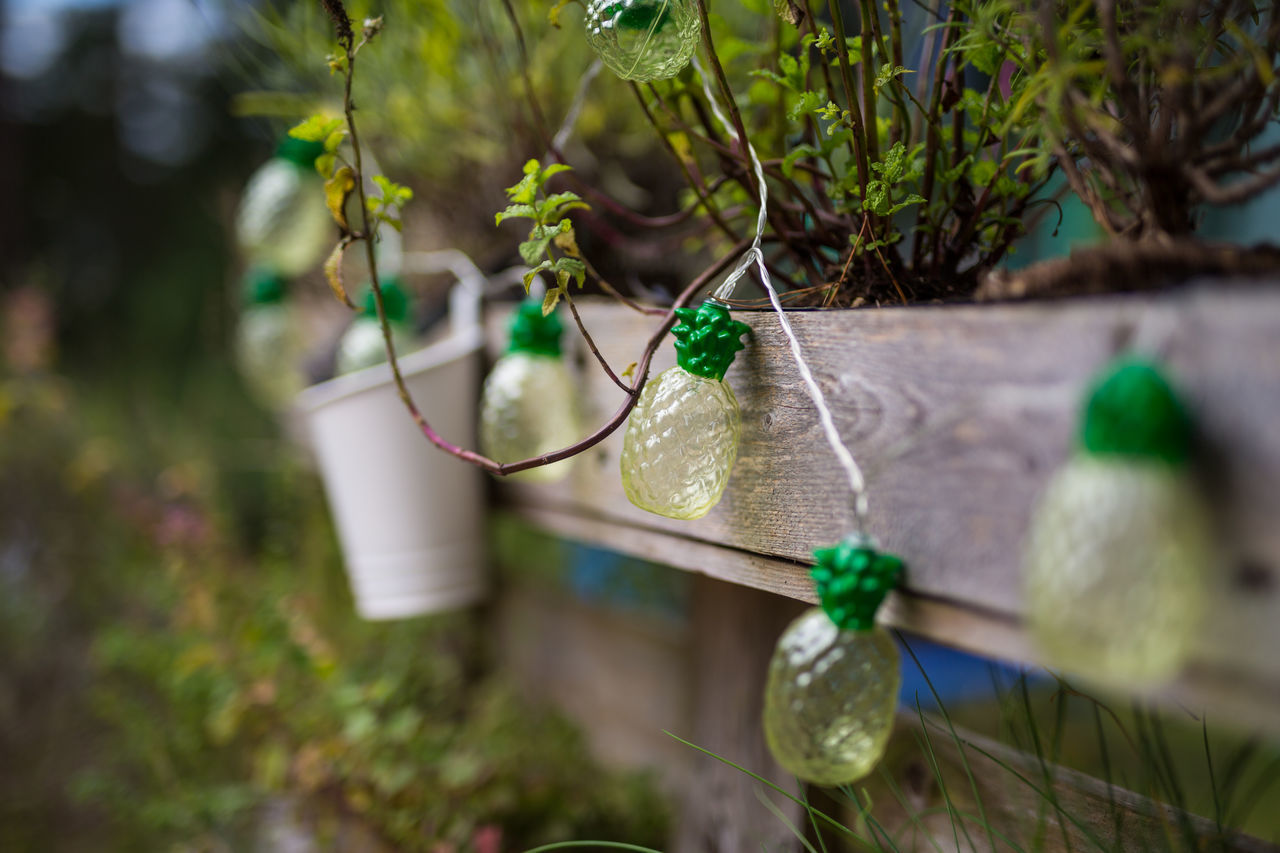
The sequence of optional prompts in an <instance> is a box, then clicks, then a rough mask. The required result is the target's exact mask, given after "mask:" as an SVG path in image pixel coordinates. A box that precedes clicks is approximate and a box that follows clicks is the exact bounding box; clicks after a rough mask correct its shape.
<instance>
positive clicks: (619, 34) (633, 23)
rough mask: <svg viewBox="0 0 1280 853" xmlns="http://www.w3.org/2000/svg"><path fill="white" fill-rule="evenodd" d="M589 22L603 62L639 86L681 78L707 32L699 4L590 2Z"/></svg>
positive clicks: (688, 0)
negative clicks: (679, 76)
mask: <svg viewBox="0 0 1280 853" xmlns="http://www.w3.org/2000/svg"><path fill="white" fill-rule="evenodd" d="M585 23H586V28H587V43H588V44H590V45H591V48H592V49H593V50H594V51H595V52H596V55H598V56H599V57H600V60H601V61H602V62H604V64H605V65H607V66H609V68H610V69H611V70H612V71H613V72H614V73H615V74H617V75H618V76H619V77H621V78H622V79H624V80H634V81H636V82H637V83H649V82H652V81H654V80H665V79H667V78H668V77H674V76H675V75H677V74H679V73H680V71H681V70H682V69H683V68H684V67H685V66H686V65H688V64H689V60H690V58H692V56H693V52H694V50H695V49H696V48H697V46H698V36H699V34H700V33H701V31H702V22H701V20H700V19H699V17H698V11H697V6H696V5H695V4H694V0H590V2H589V3H588V4H587V15H586V22H585Z"/></svg>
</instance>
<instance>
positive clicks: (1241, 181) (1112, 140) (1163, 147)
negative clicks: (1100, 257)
mask: <svg viewBox="0 0 1280 853" xmlns="http://www.w3.org/2000/svg"><path fill="white" fill-rule="evenodd" d="M969 8H970V9H971V11H972V18H973V20H974V24H975V26H974V28H973V30H972V31H971V32H969V33H967V34H966V35H965V36H963V37H962V38H961V39H960V40H959V44H961V45H963V46H971V47H972V49H977V50H988V51H990V52H991V56H992V57H993V58H994V59H995V60H996V61H998V62H1000V63H1008V65H1009V66H1010V68H1011V69H1016V70H1015V71H1013V73H1014V74H1015V76H1019V77H1022V78H1023V79H1024V80H1025V83H1024V86H1023V89H1022V93H1021V95H1020V96H1019V98H1018V101H1017V103H1016V104H1015V106H1014V114H1015V115H1019V116H1023V117H1033V118H1032V119H1031V120H1033V121H1036V122H1038V123H1040V124H1042V125H1043V127H1044V130H1045V136H1046V140H1047V150H1049V151H1051V152H1052V154H1053V156H1054V157H1055V159H1056V161H1057V162H1058V163H1059V164H1060V165H1061V167H1062V169H1063V172H1064V174H1065V175H1066V178H1067V181H1068V182H1069V184H1070V186H1071V189H1072V191H1073V192H1075V193H1076V194H1077V195H1079V196H1080V198H1082V199H1083V200H1084V201H1085V202H1086V203H1087V204H1088V205H1089V208H1090V210H1091V211H1092V212H1093V215H1094V218H1095V219H1096V220H1097V221H1098V223H1099V224H1100V225H1101V226H1102V227H1103V228H1105V229H1106V230H1107V231H1108V232H1109V233H1110V234H1113V235H1118V236H1123V237H1127V238H1131V239H1146V240H1155V241H1164V242H1169V241H1170V240H1171V239H1172V238H1176V237H1179V236H1181V235H1184V234H1186V233H1188V232H1190V231H1192V230H1193V229H1194V227H1195V224H1196V214H1197V209H1198V208H1199V206H1200V205H1204V204H1208V205H1230V204H1239V203H1241V202H1244V201H1247V200H1248V199H1250V198H1253V197H1255V196H1257V195H1259V194H1260V193H1262V192H1265V191H1266V190H1267V189H1269V188H1271V187H1273V186H1275V184H1276V183H1277V182H1280V145H1275V144H1270V145H1267V144H1260V143H1262V142H1263V141H1264V140H1263V139H1262V136H1263V134H1264V133H1265V132H1266V131H1267V130H1268V128H1271V127H1274V126H1275V121H1276V118H1277V114H1278V108H1280V12H1278V11H1277V7H1276V4H1274V3H1255V2H1252V1H1251V0H1159V1H1158V2H1133V0H1097V2H1088V3H1063V2H1043V3H1031V2H1027V1H1026V0H992V2H984V3H975V4H971V5H970V6H969Z"/></svg>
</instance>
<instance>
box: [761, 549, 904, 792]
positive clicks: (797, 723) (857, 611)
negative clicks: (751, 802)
mask: <svg viewBox="0 0 1280 853" xmlns="http://www.w3.org/2000/svg"><path fill="white" fill-rule="evenodd" d="M814 559H815V562H816V565H815V566H814V568H813V571H812V575H813V579H814V582H815V584H816V586H817V589H818V597H819V600H820V601H821V602H822V607H814V608H812V609H810V610H807V611H805V612H804V613H803V614H801V616H800V617H799V618H798V619H796V620H795V621H794V622H792V623H791V624H790V625H789V626H787V629H786V631H784V632H783V634H782V637H781V638H780V639H779V640H778V645H777V648H776V649H775V651H774V653H773V660H772V661H771V662H770V664H769V675H768V680H767V682H766V684H765V691H764V714H763V723H764V734H765V740H766V741H767V743H768V744H769V751H770V752H772V753H773V757H774V758H775V759H776V760H777V762H778V763H779V764H781V765H782V767H783V768H785V769H786V770H788V771H790V772H791V773H794V774H795V775H796V776H798V777H800V778H801V779H804V780H806V781H809V782H813V783H815V784H818V785H825V786H834V785H844V784H848V783H850V782H856V781H858V780H859V779H861V778H863V777H864V776H866V775H867V774H868V773H870V772H871V770H872V768H874V767H875V765H876V762H878V761H879V760H880V758H881V757H882V756H883V755H884V751H885V747H886V746H887V745H888V743H889V736H890V734H891V733H892V732H893V721H894V712H895V711H896V709H897V706H898V690H899V688H900V686H901V684H902V674H901V671H900V669H899V657H898V648H897V646H896V645H895V644H894V642H893V639H892V638H891V637H890V636H889V634H888V633H887V632H886V631H885V630H884V629H883V628H880V627H877V626H876V624H875V613H876V609H877V608H878V607H879V606H880V602H881V601H882V600H883V599H884V596H885V595H886V594H887V593H888V591H889V590H890V589H892V588H893V587H894V586H896V585H897V583H898V580H899V579H900V577H901V575H902V561H901V560H900V559H898V558H897V557H895V556H893V555H891V554H882V553H880V552H878V551H876V550H875V549H874V548H873V547H872V546H871V545H870V544H869V543H867V542H866V541H865V540H863V539H860V538H858V537H851V538H849V539H847V540H846V541H845V542H843V543H841V544H839V545H836V546H833V547H830V548H819V549H817V550H816V551H814Z"/></svg>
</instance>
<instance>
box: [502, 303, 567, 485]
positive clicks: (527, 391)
mask: <svg viewBox="0 0 1280 853" xmlns="http://www.w3.org/2000/svg"><path fill="white" fill-rule="evenodd" d="M563 331H564V326H563V324H562V323H561V322H560V319H559V317H557V316H556V313H555V312H554V311H552V312H551V313H550V314H547V315H545V316H544V315H543V313H542V300H533V299H531V300H527V301H525V302H523V303H521V305H520V307H519V308H518V309H517V310H516V312H515V314H514V315H513V316H512V318H511V329H510V334H511V339H510V345H509V347H508V349H507V352H506V354H505V355H503V356H502V357H501V358H499V359H498V361H497V362H496V363H495V364H494V366H493V370H491V371H490V372H489V376H488V378H487V379H485V382H484V391H483V392H482V394H481V398H480V449H481V450H482V451H483V452H484V454H485V455H486V456H488V457H490V458H492V459H494V460H496V461H498V462H516V461H519V460H521V459H530V458H532V457H535V456H541V455H543V454H544V453H550V452H551V451H553V450H559V449H560V448H562V447H567V446H568V445H570V444H572V443H573V442H574V440H575V439H577V437H578V429H579V425H578V412H577V402H576V399H575V395H574V386H573V380H572V378H571V377H570V376H569V368H568V366H567V365H566V364H565V360H564V357H563V356H562V355H561V351H560V337H561V334H562V333H563ZM570 467H571V460H568V459H566V460H562V461H560V462H557V463H555V464H552V465H543V466H541V467H539V468H531V469H529V470H528V471H523V472H521V473H519V474H516V475H514V476H516V477H520V478H521V479H525V480H531V481H539V482H552V481H555V480H559V479H561V478H562V477H564V476H565V475H566V474H567V473H568V472H569V469H570Z"/></svg>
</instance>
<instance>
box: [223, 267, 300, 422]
mask: <svg viewBox="0 0 1280 853" xmlns="http://www.w3.org/2000/svg"><path fill="white" fill-rule="evenodd" d="M284 286H285V285H284V280H283V279H282V278H280V277H279V276H277V275H275V274H273V273H271V272H269V271H265V270H261V269H255V270H251V271H250V272H249V274H248V275H247V276H246V278H245V292H244V306H243V307H242V308H241V310H240V319H239V322H238V323H237V324H236V330H235V338H234V341H233V351H234V353H235V360H236V367H237V368H238V369H239V371H240V375H241V376H242V377H243V378H244V381H245V384H246V385H247V386H248V388H249V391H250V392H251V393H252V394H253V396H254V398H255V399H257V400H258V402H259V403H261V404H262V405H263V406H265V407H267V408H269V409H284V408H287V407H288V406H289V404H290V403H292V402H293V398H294V397H296V396H297V395H298V392H299V391H301V390H302V387H303V385H304V384H305V382H304V377H303V375H302V369H301V366H300V362H301V359H302V353H303V339H302V335H301V334H300V332H299V329H298V325H297V323H296V322H295V321H294V317H293V313H292V312H291V311H290V309H289V306H288V305H287V304H286V302H285V291H284Z"/></svg>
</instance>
